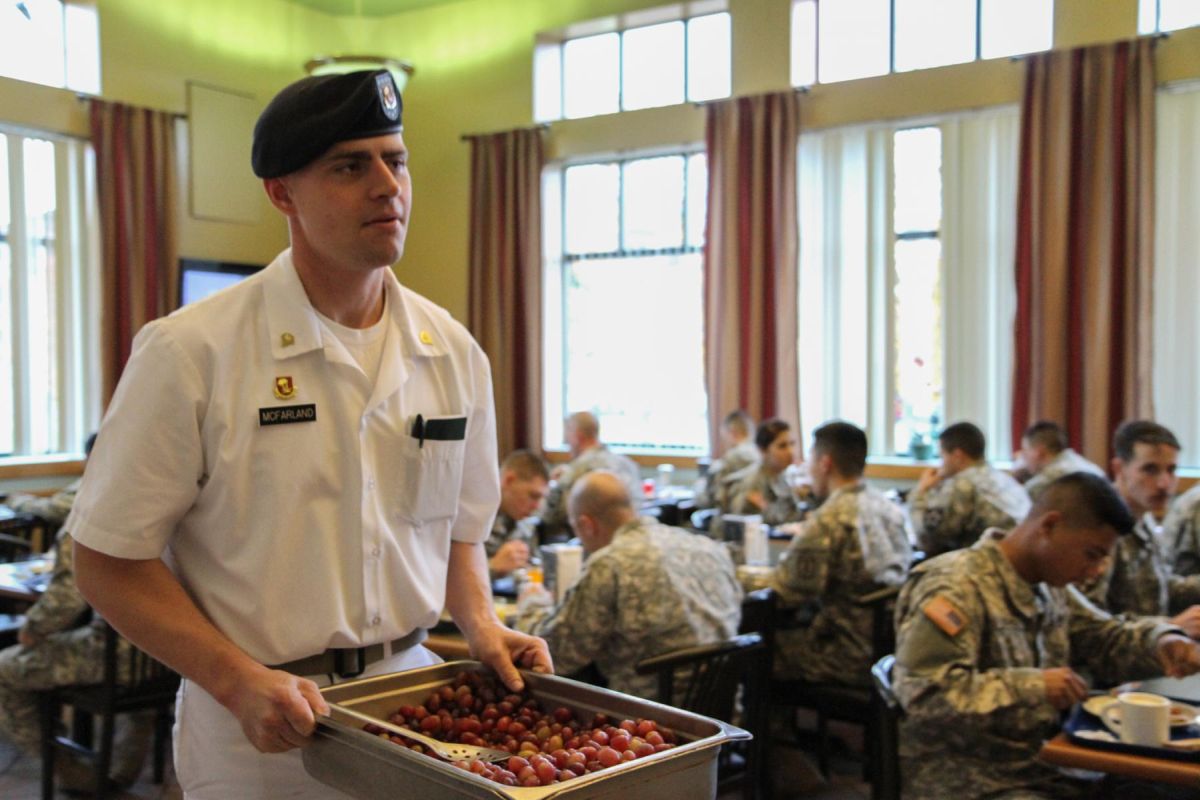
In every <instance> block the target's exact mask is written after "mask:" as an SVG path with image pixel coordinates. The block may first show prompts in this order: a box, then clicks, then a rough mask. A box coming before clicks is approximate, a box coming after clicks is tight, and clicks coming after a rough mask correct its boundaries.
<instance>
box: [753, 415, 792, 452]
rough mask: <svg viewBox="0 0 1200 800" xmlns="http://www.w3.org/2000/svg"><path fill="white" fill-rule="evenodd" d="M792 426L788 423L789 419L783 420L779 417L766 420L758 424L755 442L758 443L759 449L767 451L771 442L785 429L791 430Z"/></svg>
mask: <svg viewBox="0 0 1200 800" xmlns="http://www.w3.org/2000/svg"><path fill="white" fill-rule="evenodd" d="M791 428H792V426H791V425H788V424H787V420H782V419H780V418H779V417H775V418H774V419H769V420H766V421H765V422H762V423H760V424H759V426H758V430H757V431H755V433H754V443H755V444H756V445H758V449H759V450H763V451H765V450H766V449H767V448H768V447H770V446H771V442H773V441H775V438H776V437H777V436H779V434H781V433H783V432H784V431H787V430H791Z"/></svg>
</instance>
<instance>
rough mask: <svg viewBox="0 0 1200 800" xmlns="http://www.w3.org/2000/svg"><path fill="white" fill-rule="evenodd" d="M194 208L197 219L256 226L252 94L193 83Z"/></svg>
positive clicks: (258, 202)
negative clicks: (251, 161) (251, 153)
mask: <svg viewBox="0 0 1200 800" xmlns="http://www.w3.org/2000/svg"><path fill="white" fill-rule="evenodd" d="M187 104H188V140H189V143H190V147H189V154H190V158H189V170H188V174H189V177H190V180H189V186H190V191H189V206H190V211H191V215H192V217H193V218H195V219H204V220H215V221H220V222H241V223H245V224H250V225H253V224H255V223H257V222H258V221H259V219H260V216H261V214H262V185H261V183H260V182H259V180H258V179H257V178H256V177H254V173H253V172H252V171H251V170H250V142H251V138H252V136H253V134H254V123H255V120H257V118H258V113H259V111H260V110H261V109H260V108H259V104H258V101H257V100H256V99H255V98H254V96H253V95H248V94H242V93H240V92H234V91H231V90H229V89H221V88H219V87H216V86H206V85H204V84H201V83H195V82H193V81H188V84H187Z"/></svg>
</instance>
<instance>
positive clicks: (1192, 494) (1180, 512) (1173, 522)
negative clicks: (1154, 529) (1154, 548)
mask: <svg viewBox="0 0 1200 800" xmlns="http://www.w3.org/2000/svg"><path fill="white" fill-rule="evenodd" d="M1162 538H1163V542H1164V543H1165V545H1166V547H1167V556H1168V558H1169V559H1170V560H1171V562H1172V568H1173V570H1174V572H1175V574H1176V575H1196V574H1198V573H1200V483H1198V484H1196V485H1195V486H1193V487H1192V488H1191V489H1188V490H1187V491H1186V492H1184V493H1183V494H1182V495H1180V496H1179V497H1177V498H1176V499H1175V502H1174V503H1172V504H1171V510H1170V511H1168V512H1167V518H1166V519H1165V520H1164V521H1163V529H1162Z"/></svg>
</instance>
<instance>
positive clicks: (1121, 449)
mask: <svg viewBox="0 0 1200 800" xmlns="http://www.w3.org/2000/svg"><path fill="white" fill-rule="evenodd" d="M1179 450H1180V447H1179V441H1178V440H1177V439H1176V438H1175V435H1174V434H1173V433H1171V431H1169V430H1167V429H1166V428H1165V427H1163V426H1162V425H1159V424H1158V423H1155V422H1149V421H1147V420H1135V421H1133V422H1126V423H1125V424H1123V425H1122V426H1121V427H1119V428H1118V429H1117V431H1116V433H1115V434H1114V435H1113V452H1114V453H1115V454H1116V455H1115V456H1114V457H1113V462H1112V467H1113V474H1114V475H1115V476H1116V480H1115V482H1114V486H1115V488H1116V490H1117V492H1118V493H1119V494H1120V495H1121V499H1122V500H1124V501H1125V504H1126V505H1128V506H1129V510H1130V511H1132V512H1133V514H1134V516H1135V517H1136V518H1137V525H1136V527H1135V528H1134V530H1133V535H1132V536H1125V537H1122V539H1121V541H1120V542H1118V543H1117V547H1116V550H1115V551H1114V552H1113V556H1112V558H1111V559H1110V560H1109V563H1108V565H1107V568H1106V569H1105V570H1104V572H1103V573H1102V574H1101V575H1099V576H1098V577H1097V578H1096V579H1094V580H1092V581H1089V582H1088V583H1086V584H1084V585H1082V586H1080V589H1082V590H1083V592H1084V594H1086V595H1087V597H1088V599H1089V600H1091V601H1092V602H1093V603H1095V604H1096V605H1097V606H1099V607H1100V608H1103V609H1105V610H1106V611H1109V612H1110V613H1113V614H1123V615H1133V616H1158V615H1169V614H1175V615H1176V616H1175V617H1174V618H1173V619H1172V620H1171V621H1172V622H1174V623H1175V624H1176V625H1179V626H1180V627H1182V628H1183V629H1184V630H1186V631H1187V632H1188V634H1189V635H1191V636H1192V637H1200V607H1196V604H1197V603H1200V576H1191V577H1186V578H1185V577H1182V576H1179V575H1173V574H1172V573H1171V556H1170V552H1169V544H1168V543H1167V541H1166V540H1165V539H1164V536H1163V534H1162V531H1161V529H1160V528H1159V524H1158V518H1159V517H1161V516H1162V515H1163V514H1165V513H1166V510H1167V506H1168V504H1169V503H1170V500H1171V496H1172V495H1173V494H1174V493H1175V487H1176V485H1177V478H1176V477H1175V470H1176V466H1177V463H1178V460H1179Z"/></svg>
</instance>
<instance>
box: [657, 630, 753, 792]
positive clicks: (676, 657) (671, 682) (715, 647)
mask: <svg viewBox="0 0 1200 800" xmlns="http://www.w3.org/2000/svg"><path fill="white" fill-rule="evenodd" d="M767 656H768V651H767V649H766V645H765V644H764V642H763V638H762V636H760V635H759V634H757V633H751V634H741V635H738V636H735V637H734V638H732V639H727V640H726V641H723V642H717V643H715V644H706V645H699V646H697V647H688V648H684V649H682V650H676V651H674V652H671V653H665V654H663V655H660V656H654V657H653V658H646V659H642V660H641V661H640V662H638V664H637V668H636V669H637V673H638V674H639V675H652V674H657V675H658V701H659V702H661V703H665V704H667V705H673V706H676V707H677V708H682V709H684V710H687V711H692V712H695V713H697V714H703V715H704V716H708V717H714V718H716V719H720V720H724V721H726V722H733V721H734V716H735V714H736V711H737V703H738V692H739V689H740V690H741V693H742V694H741V699H742V721H741V724H742V726H743V727H745V728H746V729H747V730H748V731H750V733H751V734H752V735H753V736H754V738H753V739H752V740H751V741H750V742H749V747H748V748H747V757H746V764H745V769H744V770H741V771H740V774H738V775H736V776H735V777H737V778H738V779H739V780H741V782H742V790H743V795H744V797H745V798H746V800H755V798H759V800H765V798H768V797H769V795H768V794H766V793H765V791H764V782H763V780H762V775H763V774H765V771H766V767H767V765H766V763H765V762H764V754H765V750H764V747H763V745H764V744H765V743H766V737H767V735H768V734H767V730H766V727H765V725H764V722H765V717H766V701H767V697H766V694H765V691H764V690H765V689H766V686H767V678H768V676H769V672H768V667H769V665H768V660H767ZM681 675H683V676H686V677H685V678H684V680H683V682H682V683H680V685H679V686H678V690H677V688H676V681H677V680H678V679H679V678H680V676H681Z"/></svg>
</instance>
